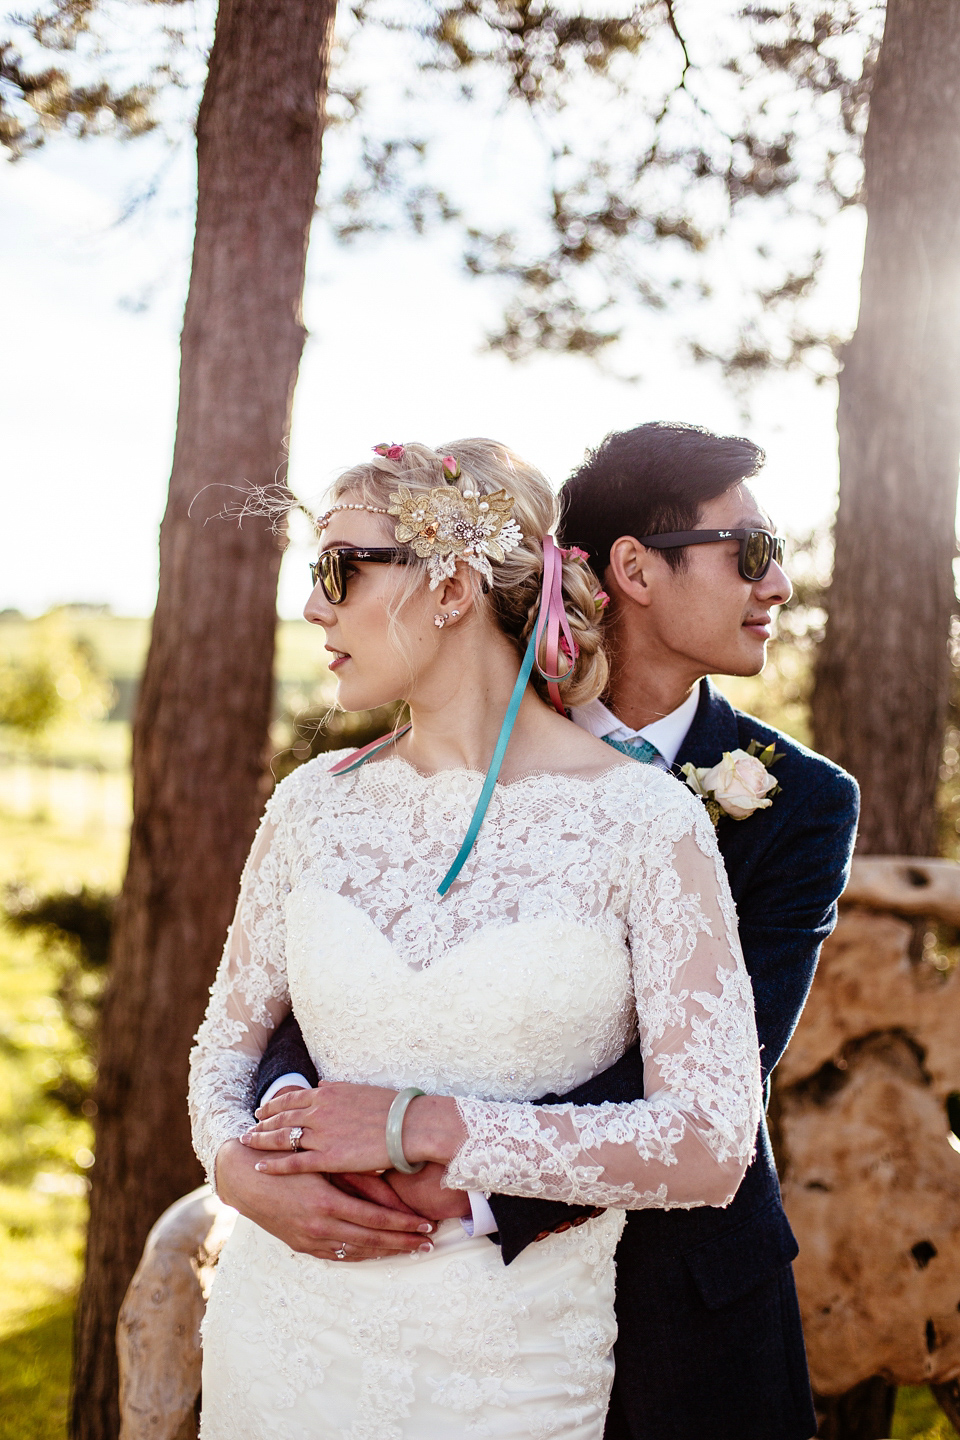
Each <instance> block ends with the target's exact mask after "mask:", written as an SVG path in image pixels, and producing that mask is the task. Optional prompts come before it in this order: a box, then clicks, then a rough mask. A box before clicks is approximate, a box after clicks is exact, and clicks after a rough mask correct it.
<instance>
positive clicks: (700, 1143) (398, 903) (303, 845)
mask: <svg viewBox="0 0 960 1440" xmlns="http://www.w3.org/2000/svg"><path fill="white" fill-rule="evenodd" d="M336 758H337V757H336V756H333V755H331V756H324V757H322V758H321V759H320V760H317V761H313V762H310V763H309V764H307V765H304V766H302V767H301V768H300V769H299V770H297V771H295V772H294V773H293V775H291V776H289V777H288V779H287V780H285V781H284V782H283V783H282V784H281V785H279V786H278V787H277V790H276V791H275V792H274V795H273V796H272V798H271V800H270V801H269V803H268V805H267V809H266V813H265V815H264V819H263V821H262V824H261V827H260V830H259V832H258V835H257V838H256V840H255V842H254V845H253V848H252V850H251V853H250V857H249V860H248V862H247V865H246V868H245V870H244V875H243V879H242V883H241V891H240V899H239V902H238V906H237V912H236V915H235V917H234V921H233V924H232V926H231V929H230V932H229V934H228V937H227V943H226V947H225V951H224V957H223V961H222V963H221V966H220V970H219V972H218V975H217V978H216V981H215V983H214V985H213V988H212V991H211V1001H210V1006H209V1009H208V1012H207V1016H206V1019H205V1020H204V1022H203V1025H202V1026H201V1029H200V1031H199V1033H198V1036H197V1045H196V1047H195V1049H194V1052H193V1055H192V1057H191V1087H190V1106H191V1116H192V1120H193V1126H194V1137H195V1144H196V1147H197V1153H198V1154H199V1155H200V1158H201V1160H202V1161H203V1163H204V1165H205V1166H206V1169H207V1172H208V1174H209V1175H210V1177H211V1179H213V1178H214V1175H213V1172H214V1162H215V1158H216V1155H217V1152H218V1150H219V1149H220V1147H221V1145H223V1144H224V1142H225V1141H227V1140H229V1139H232V1138H235V1137H237V1136H239V1135H240V1134H242V1133H243V1132H244V1131H245V1130H246V1129H247V1128H248V1127H249V1125H250V1123H251V1109H252V1082H253V1077H254V1074H255V1071H256V1067H257V1063H258V1060H259V1057H260V1055H261V1053H262V1051H263V1049H264V1047H265V1045H266V1043H267V1040H268V1038H269V1034H270V1032H271V1030H272V1029H273V1028H274V1026H275V1025H277V1024H278V1023H279V1022H280V1020H281V1019H282V1018H283V1016H284V1015H285V1014H286V1013H287V1011H288V1010H289V1008H290V1006H291V1003H292V1004H293V1006H294V1008H295V1009H296V1013H297V1016H298V1019H299V1020H300V1024H301V1028H302V1029H303V1032H304V1038H305V1040H306V1043H307V1046H308V1048H309V1049H310V1052H311V1054H312V1056H313V1059H314V1061H315V1063H316V1064H317V1068H318V1070H319V1071H320V1073H321V1074H322V1075H323V1076H324V1078H326V1079H329V1080H351V1081H355V1082H365V1083H373V1084H382V1085H387V1086H391V1087H395V1088H400V1087H402V1086H405V1085H410V1084H417V1085H419V1086H420V1087H421V1088H422V1089H423V1090H425V1091H427V1092H428V1093H442V1094H453V1095H456V1096H458V1097H459V1098H458V1103H459V1106H460V1112H461V1114H462V1116H463V1119H464V1122H465V1125H466V1129H467V1139H466V1141H465V1143H464V1145H463V1146H462V1148H461V1150H460V1152H459V1153H458V1155H457V1156H456V1157H455V1159H454V1161H453V1163H452V1165H451V1166H450V1168H449V1171H448V1183H449V1184H450V1185H452V1186H453V1187H455V1188H460V1189H482V1190H486V1191H488V1192H491V1191H497V1192H500V1193H513V1194H521V1195H531V1196H543V1197H549V1198H555V1199H562V1200H568V1201H576V1202H580V1203H586V1204H594V1205H606V1206H618V1207H625V1208H643V1207H646V1206H657V1207H661V1208H663V1207H672V1206H685V1207H687V1206H691V1205H699V1204H710V1205H719V1204H724V1203H726V1202H727V1201H728V1200H729V1199H730V1198H731V1197H732V1196H733V1194H734V1193H735V1192H736V1188H737V1185H738V1184H739V1181H740V1179H741V1177H742V1175H743V1172H744V1169H745V1168H746V1164H747V1162H748V1160H749V1157H750V1155H751V1153H752V1150H753V1145H754V1140H755V1136H756V1131H757V1126H758V1123H759V1118H760V1080H759V1056H758V1050H757V1039H756V1031H755V1026H754V1019H753V1003H752V996H751V990H750V982H749V978H748V976H747V973H746V970H745V968H744V964H743V959H742V956H741V954H740V947H739V942H738V940H737V934H736V917H735V913H734V909H733V903H732V900H731V898H730V893H729V888H728V885H727V879H726V873H725V871H724V868H723V864H722V861H721V859H720V855H719V851H718V850H717V845H716V839H715V836H714V833H713V828H712V826H711V825H710V822H709V819H708V818H707V815H706V812H705V811H704V809H703V806H702V805H701V804H700V802H699V801H697V800H696V799H695V798H694V797H693V796H692V795H691V794H690V793H689V792H688V791H687V790H685V788H684V787H683V786H681V785H680V784H678V783H677V781H676V780H675V779H673V778H672V777H671V776H668V775H664V774H662V773H661V772H659V771H657V770H654V769H652V768H651V767H649V766H640V765H636V764H632V763H629V764H627V763H625V764H623V765H618V766H615V767H613V768H611V769H609V770H607V771H606V772H604V773H603V774H602V775H600V776H598V777H594V778H590V779H587V778H582V779H578V778H571V777H569V776H562V775H556V774H538V775H531V776H527V777H525V778H523V779H521V780H518V781H516V782H514V783H512V784H509V785H499V786H498V787H497V789H496V791H495V793H494V797H493V800H492V801H491V805H490V809H489V810H488V812H487V817H486V820H485V822H484V826H483V829H482V830H481V832H480V836H479V839H478V842H477V844H476V846H475V849H474V851H473V853H472V854H471V856H470V858H469V860H468V861H467V864H466V865H465V867H464V869H463V871H462V873H461V875H460V877H459V879H458V881H457V882H456V884H455V885H454V886H453V888H452V889H451V890H450V892H449V893H448V894H447V896H446V897H445V898H444V899H442V900H441V899H440V898H439V897H438V896H437V894H436V887H437V885H438V884H439V882H440V880H441V879H442V877H443V875H444V873H445V872H446V869H447V868H448V866H449V864H450V861H451V860H452V858H453V856H454V855H455V853H456V851H457V849H458V848H459V845H460V842H461V840H462V838H463V834H464V831H465V828H466V825H467V823H468V822H469V818H470V815H471V813H472V810H473V806H474V804H475V803H476V799H477V795H478V793H479V789H480V786H481V783H482V777H481V776H480V775H478V774H475V773H473V772H469V771H463V770H455V771H445V772H442V773H440V774H438V775H434V776H423V775H420V774H419V773H418V772H417V771H416V770H414V769H413V768H412V767H411V766H410V765H409V764H407V763H406V762H405V761H403V760H402V759H400V758H399V757H397V756H395V755H391V756H389V757H388V758H386V759H377V760H375V761H371V762H370V763H368V764H367V765H365V766H363V767H362V768H361V769H360V770H357V771H355V772H353V773H352V774H349V775H343V776H337V777H334V776H331V775H330V774H329V773H328V771H329V767H330V765H331V764H332V763H333V762H334V761H335V759H336ZM638 1034H639V1037H640V1040H641V1044H642V1049H643V1054H644V1063H645V1079H646V1097H645V1098H644V1099H643V1100H638V1101H636V1102H634V1103H632V1104H616V1105H615V1104H607V1105H601V1106H594V1107H574V1106H569V1105H560V1106H551V1107H537V1106H534V1105H533V1104H531V1103H530V1102H531V1101H532V1100H534V1099H536V1097H537V1096H539V1095H542V1094H544V1093H546V1092H548V1091H554V1092H555V1093H558V1094H564V1093H566V1092H567V1091H569V1090H570V1089H571V1088H573V1087H574V1086H575V1085H577V1084H579V1083H581V1082H582V1081H583V1080H585V1079H587V1078H589V1077H590V1076H592V1075H594V1074H596V1073H598V1072H599V1071H601V1070H604V1069H606V1068H608V1067H609V1066H610V1065H611V1064H613V1063H614V1062H615V1061H616V1060H617V1059H618V1058H619V1056H620V1055H621V1054H622V1053H623V1052H624V1050H625V1049H626V1048H628V1046H629V1045H630V1044H632V1043H633V1041H634V1040H635V1039H636V1037H637V1035H638Z"/></svg>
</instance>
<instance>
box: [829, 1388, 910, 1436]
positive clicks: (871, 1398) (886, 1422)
mask: <svg viewBox="0 0 960 1440" xmlns="http://www.w3.org/2000/svg"><path fill="white" fill-rule="evenodd" d="M896 1399H897V1387H896V1386H895V1385H888V1384H887V1383H886V1381H885V1380H882V1379H880V1377H879V1376H876V1377H874V1378H873V1379H872V1380H863V1381H862V1382H861V1383H860V1384H859V1385H854V1387H853V1389H852V1390H848V1391H847V1393H846V1394H845V1395H830V1396H826V1397H824V1396H820V1395H818V1396H817V1397H816V1401H817V1416H818V1418H819V1421H820V1425H819V1428H818V1430H817V1436H818V1440H884V1437H886V1436H888V1435H889V1434H890V1426H891V1422H892V1420H893V1411H894V1407H895V1405H896Z"/></svg>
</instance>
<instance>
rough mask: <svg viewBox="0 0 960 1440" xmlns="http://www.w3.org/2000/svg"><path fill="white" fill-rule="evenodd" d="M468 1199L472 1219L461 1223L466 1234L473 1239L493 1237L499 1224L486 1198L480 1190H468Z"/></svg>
mask: <svg viewBox="0 0 960 1440" xmlns="http://www.w3.org/2000/svg"><path fill="white" fill-rule="evenodd" d="M467 1199H468V1200H469V1201H470V1219H469V1220H461V1221H460V1224H461V1225H462V1226H463V1228H464V1230H465V1231H466V1233H467V1234H468V1235H469V1236H470V1238H471V1239H474V1238H475V1237H476V1236H477V1235H492V1234H493V1233H494V1231H495V1230H496V1229H497V1222H496V1220H495V1218H494V1214H493V1211H492V1210H491V1209H490V1206H489V1205H488V1204H487V1199H486V1196H485V1195H481V1193H480V1191H479V1190H468V1191H467Z"/></svg>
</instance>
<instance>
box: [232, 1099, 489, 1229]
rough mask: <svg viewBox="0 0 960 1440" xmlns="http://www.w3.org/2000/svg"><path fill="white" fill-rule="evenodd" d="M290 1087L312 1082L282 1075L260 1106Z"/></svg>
mask: <svg viewBox="0 0 960 1440" xmlns="http://www.w3.org/2000/svg"><path fill="white" fill-rule="evenodd" d="M288 1085H295V1086H296V1087H297V1089H298V1090H309V1089H311V1085H310V1081H309V1080H307V1079H305V1078H304V1076H303V1075H297V1074H295V1073H293V1074H290V1075H281V1076H280V1078H279V1079H278V1080H274V1082H273V1084H272V1085H270V1086H269V1087H268V1088H267V1089H266V1090H265V1091H264V1092H263V1099H262V1100H261V1101H260V1104H261V1105H266V1103H267V1101H268V1100H272V1099H273V1097H274V1095H276V1093H277V1091H278V1090H284V1089H286V1087H287V1086H288ZM493 1228H494V1229H496V1228H497V1227H496V1226H494V1227H493Z"/></svg>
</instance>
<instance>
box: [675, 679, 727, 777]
mask: <svg viewBox="0 0 960 1440" xmlns="http://www.w3.org/2000/svg"><path fill="white" fill-rule="evenodd" d="M739 743H740V738H739V733H738V730H737V717H736V714H735V713H734V709H733V706H732V705H731V704H730V702H729V701H728V700H727V699H726V698H725V697H724V696H723V695H721V694H720V691H719V690H718V689H717V688H716V686H715V685H712V684H711V683H710V681H709V680H708V679H704V680H701V681H700V703H699V705H698V706H697V713H696V714H695V715H694V717H693V724H692V725H691V726H690V729H689V730H688V731H687V733H686V735H685V736H684V740H683V744H682V745H681V746H680V750H679V752H678V754H677V760H676V765H675V766H674V768H675V769H676V768H677V767H678V766H680V765H687V764H690V765H696V766H698V767H700V766H703V765H716V764H717V763H718V761H719V760H720V758H721V756H722V755H723V752H724V751H725V750H736V748H737V746H738V745H739Z"/></svg>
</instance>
